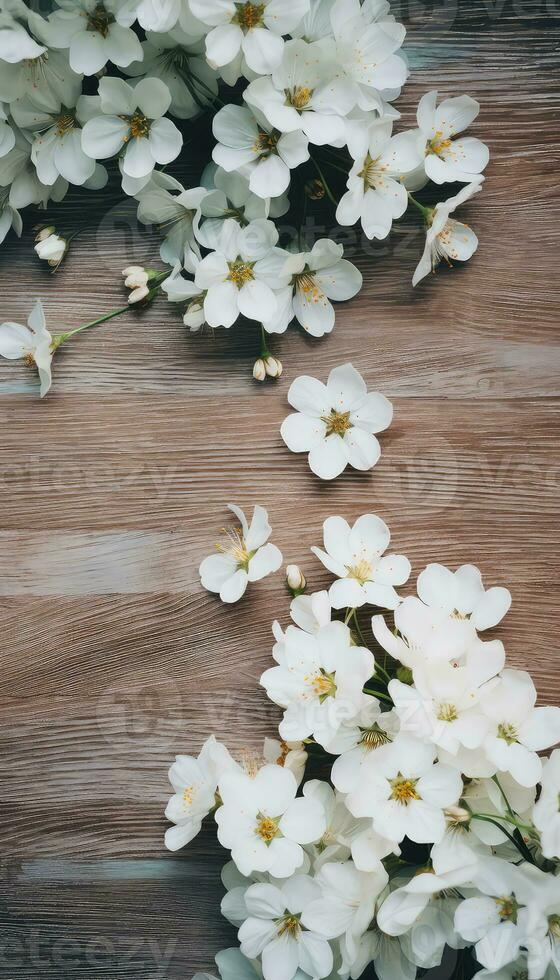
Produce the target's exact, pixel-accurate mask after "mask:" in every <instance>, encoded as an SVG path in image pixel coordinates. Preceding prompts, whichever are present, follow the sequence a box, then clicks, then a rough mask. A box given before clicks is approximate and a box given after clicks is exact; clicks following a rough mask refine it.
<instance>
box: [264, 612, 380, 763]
mask: <svg viewBox="0 0 560 980" xmlns="http://www.w3.org/2000/svg"><path fill="white" fill-rule="evenodd" d="M351 643H352V637H351V633H350V630H349V629H348V627H347V626H345V625H344V624H343V623H340V622H333V623H329V624H328V625H327V626H324V627H322V629H320V630H319V631H318V632H317V633H314V634H310V633H305V632H304V631H303V630H300V629H298V628H297V627H295V626H288V628H287V630H286V632H285V634H284V639H283V643H282V644H281V645H280V648H276V649H275V656H276V657H277V658H278V660H279V663H278V666H277V667H271V668H269V670H266V671H265V672H264V674H263V675H262V677H261V679H260V683H261V684H262V686H263V687H264V688H265V689H266V693H267V695H268V697H269V698H270V700H271V701H273V702H274V703H275V704H279V705H280V706H281V707H283V708H284V709H285V711H284V717H283V719H282V721H281V722H280V725H279V732H280V735H281V737H282V738H284V739H303V738H308V737H309V736H310V735H313V737H314V738H315V740H316V741H317V742H319V743H320V744H321V745H322V746H324V747H326V746H327V745H328V744H329V742H330V741H331V740H332V739H333V738H334V736H335V735H336V733H337V732H338V730H339V728H340V725H341V724H342V723H343V722H344V721H347V720H348V719H349V718H352V717H355V716H356V714H357V713H358V711H359V709H360V706H361V700H362V689H363V686H364V684H365V683H366V681H367V680H369V678H370V677H371V676H372V675H373V672H374V669H375V660H374V657H373V654H372V653H371V652H370V651H369V650H366V649H365V648H364V647H356V646H352V645H351Z"/></svg>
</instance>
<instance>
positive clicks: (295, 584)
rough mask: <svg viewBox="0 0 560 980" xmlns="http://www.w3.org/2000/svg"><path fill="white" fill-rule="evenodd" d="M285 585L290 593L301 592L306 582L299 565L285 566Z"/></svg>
mask: <svg viewBox="0 0 560 980" xmlns="http://www.w3.org/2000/svg"><path fill="white" fill-rule="evenodd" d="M286 584H287V586H288V588H289V589H290V591H291V592H303V591H304V589H305V587H306V585H307V582H306V579H305V575H304V574H303V572H302V570H301V568H300V567H299V565H286Z"/></svg>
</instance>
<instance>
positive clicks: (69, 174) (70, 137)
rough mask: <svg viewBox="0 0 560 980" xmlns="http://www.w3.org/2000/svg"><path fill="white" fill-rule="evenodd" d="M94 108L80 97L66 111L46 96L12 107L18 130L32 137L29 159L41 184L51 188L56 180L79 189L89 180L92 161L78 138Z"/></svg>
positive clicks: (93, 103) (88, 99)
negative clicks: (66, 182) (48, 185)
mask: <svg viewBox="0 0 560 980" xmlns="http://www.w3.org/2000/svg"><path fill="white" fill-rule="evenodd" d="M96 107H97V99H96V98H95V97H91V96H85V95H81V96H80V98H79V99H78V101H77V103H76V106H75V108H73V109H68V108H67V107H66V106H65V105H63V104H62V103H61V102H59V101H57V99H55V97H54V96H52V95H50V94H48V93H46V94H42V95H41V96H39V95H38V94H37V95H36V96H35V97H31V96H28V97H26V98H24V99H22V100H18V102H16V103H15V104H14V105H13V106H12V113H13V117H14V119H15V121H16V123H17V124H18V126H20V127H21V128H22V129H25V130H28V131H30V132H31V133H33V134H34V138H33V143H32V147H31V159H32V161H33V163H34V164H35V167H36V169H37V176H38V178H39V180H40V181H41V182H42V183H43V184H54V183H55V181H56V180H57V179H58V177H59V176H60V177H64V179H65V180H67V181H68V182H69V183H70V184H77V185H79V186H81V185H83V184H85V183H86V181H88V180H89V179H90V178H91V177H93V175H94V172H95V160H94V159H92V157H91V156H90V155H89V154H88V153H87V151H85V150H84V149H83V147H82V134H83V131H84V130H83V127H84V125H85V124H86V123H87V121H88V120H89V119H91V116H92V114H93V113H94V112H95V111H96Z"/></svg>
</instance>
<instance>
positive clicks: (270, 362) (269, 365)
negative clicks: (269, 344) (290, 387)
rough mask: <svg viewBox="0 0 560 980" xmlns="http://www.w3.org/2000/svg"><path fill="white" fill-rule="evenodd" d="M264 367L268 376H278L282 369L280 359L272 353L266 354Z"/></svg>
mask: <svg viewBox="0 0 560 980" xmlns="http://www.w3.org/2000/svg"><path fill="white" fill-rule="evenodd" d="M264 367H265V371H266V373H267V374H268V377H269V378H279V377H280V375H281V374H282V371H283V367H282V361H280V360H279V359H278V358H277V357H273V356H272V354H267V356H266V357H265V359H264Z"/></svg>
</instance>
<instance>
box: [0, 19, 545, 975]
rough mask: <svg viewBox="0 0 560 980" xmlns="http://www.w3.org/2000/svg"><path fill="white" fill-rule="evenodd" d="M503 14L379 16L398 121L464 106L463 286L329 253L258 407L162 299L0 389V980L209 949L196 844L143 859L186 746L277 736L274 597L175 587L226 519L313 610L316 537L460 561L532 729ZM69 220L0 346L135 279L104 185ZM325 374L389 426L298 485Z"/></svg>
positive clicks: (223, 355) (400, 253)
mask: <svg viewBox="0 0 560 980" xmlns="http://www.w3.org/2000/svg"><path fill="white" fill-rule="evenodd" d="M514 7H515V10H517V14H516V13H515V10H514V11H513V12H512V9H511V7H510V5H507V8H506V5H503V6H500V4H498V3H496V4H489V3H484V2H474V0H472V2H464V3H461V5H460V9H459V6H458V5H457V8H458V9H457V10H456V13H455V16H454V17H448V18H447V19H446V11H442V12H440V14H439V15H438V16H436V15H434V16H433V17H431V16H429V14H428V12H427V11H425V12H423V11H422V10H416V8H414V10H413V9H412V7H411V8H410V10H408V8H407V11H405V14H407V13H408V15H409V30H410V36H409V38H410V39H409V49H408V50H409V53H410V58H411V63H412V65H413V66H416V68H415V72H414V74H413V79H412V81H411V83H410V85H409V86H408V87H407V89H406V94H405V96H404V97H403V99H402V100H401V107H402V109H403V114H404V121H405V122H409V121H410V120H411V109H412V107H413V105H414V103H415V102H416V101H417V99H418V97H419V96H420V95H421V94H422V93H423V92H425V91H427V90H428V89H429V88H434V87H437V88H439V89H440V91H441V92H442V94H445V95H447V94H460V93H462V92H463V91H467V92H469V93H470V94H472V95H474V96H475V97H477V98H479V100H480V101H481V103H482V113H481V115H480V117H479V120H478V121H477V123H476V125H475V127H474V128H473V132H474V133H475V134H476V135H478V136H480V137H481V138H483V139H485V140H486V141H487V142H488V143H489V144H490V147H491V150H492V162H491V165H490V167H489V170H488V179H487V182H486V185H485V188H484V191H483V193H482V194H481V195H479V196H478V198H476V199H475V200H474V201H473V202H472V203H471V204H470V205H469V206H468V207H467V208H465V212H464V214H465V217H466V219H467V220H468V221H469V222H470V223H471V224H472V225H473V227H474V228H475V230H476V231H477V233H478V234H479V237H480V249H479V251H478V253H477V255H476V257H475V258H474V259H473V260H472V261H471V262H469V263H468V264H467V265H466V266H465V267H464V268H457V269H455V270H453V271H451V272H449V271H447V270H444V271H442V272H441V273H439V274H438V276H437V281H429V282H427V283H426V284H425V285H424V286H422V287H421V288H420V289H419V290H417V291H415V292H413V290H412V287H411V285H410V278H411V275H412V271H413V269H414V266H415V264H416V261H417V258H418V255H419V252H420V250H421V247H422V233H421V230H420V228H419V226H418V223H417V221H416V219H415V217H414V216H411V217H410V218H408V217H407V218H406V219H405V220H404V221H403V222H402V224H400V225H399V226H398V228H397V229H396V230H395V233H394V235H393V236H392V238H391V240H390V243H389V244H388V245H387V244H384V243H378V244H374V245H370V244H369V243H366V245H367V248H366V249H364V248H363V243H360V242H359V241H358V240H357V239H356V238H355V237H354V238H352V235H350V236H349V237H348V238H347V239H346V240H347V242H348V245H349V255H350V257H354V258H355V260H356V262H357V264H358V265H359V266H360V268H361V269H362V271H363V272H364V276H365V284H364V289H363V291H362V293H361V294H360V295H359V296H358V297H357V298H356V299H355V300H354V301H352V302H351V303H349V304H346V305H344V306H339V307H338V310H337V325H336V328H335V331H334V333H333V334H332V335H331V336H330V337H329V338H326V339H325V340H324V341H320V342H313V341H312V340H311V339H310V338H307V337H304V336H302V335H301V333H298V331H297V330H295V329H292V330H290V331H289V332H288V334H286V335H285V336H284V337H282V338H279V339H278V340H276V339H273V340H272V346H273V349H274V351H275V352H277V353H279V354H280V356H281V357H282V360H283V361H284V365H285V373H284V375H283V377H282V379H281V381H280V382H278V383H275V384H267V385H263V386H260V387H259V386H258V385H257V384H255V383H254V382H253V381H252V380H251V376H250V369H251V365H252V361H253V359H254V356H255V354H256V352H257V349H258V336H257V332H256V330H255V328H254V327H251V326H250V325H244V326H242V327H240V328H239V329H235V330H232V331H229V332H225V331H223V332H218V333H216V335H215V336H212V335H208V334H206V335H203V336H201V337H197V336H190V335H189V334H188V333H186V332H185V330H184V328H183V327H182V324H181V322H180V320H179V318H178V316H177V315H176V313H175V311H174V310H173V308H172V307H170V306H169V305H167V304H166V303H165V302H164V301H163V300H160V301H158V302H157V304H156V305H154V306H153V307H152V308H151V309H149V310H147V311H145V312H143V313H140V314H138V313H135V314H130V315H127V316H124V317H122V318H119V319H117V320H115V321H112V322H110V323H107V324H106V325H104V326H102V327H100V328H99V329H97V330H95V331H91V333H87V334H84V335H83V336H82V337H80V338H79V339H77V340H76V341H75V343H72V344H71V345H68V349H64V350H63V351H62V352H61V353H60V354H57V356H56V359H55V364H54V372H55V382H54V388H53V390H52V392H51V393H50V394H49V396H48V398H47V399H46V400H45V401H43V402H39V400H38V399H37V398H36V383H35V379H34V377H33V375H32V374H31V373H30V372H29V369H27V368H25V367H23V366H19V365H15V364H6V363H3V364H1V365H0V409H1V411H2V419H3V426H2V457H1V469H0V513H1V515H2V517H1V522H0V607H1V609H2V614H3V644H2V649H3V658H2V685H1V693H0V699H1V700H0V703H1V705H2V740H3V760H4V779H3V782H2V790H1V792H2V800H3V811H4V820H3V838H4V839H3V862H4V871H5V875H4V877H5V885H4V894H5V902H6V914H5V916H4V918H5V935H6V960H7V962H8V973H7V974H6V976H10V975H11V972H10V965H11V966H12V967H13V975H14V976H16V975H17V976H18V978H21V980H28V978H29V980H30V978H32V977H33V978H34V980H35V978H36V977H38V976H40V977H41V978H43V977H45V978H51V977H52V978H53V980H54V978H56V980H59V978H60V977H70V978H77V977H78V976H79V977H80V978H84V977H86V978H87V977H91V978H92V980H93V978H95V980H98V978H100V977H102V976H107V977H110V978H111V980H126V978H132V977H134V978H135V980H142V978H144V980H148V978H150V980H151V978H153V977H156V976H158V977H170V978H171V977H173V978H175V977H189V976H190V975H191V973H194V972H195V971H196V970H197V969H207V970H208V969H211V967H212V958H213V955H214V953H215V952H216V951H217V950H218V949H220V948H222V947H223V946H224V945H227V944H233V943H234V940H235V933H234V930H233V929H231V928H230V927H229V926H227V924H226V923H225V922H223V921H221V920H220V918H219V916H218V903H219V899H220V896H221V886H220V883H219V869H220V865H221V861H222V859H223V852H220V850H219V849H218V847H217V845H216V844H215V841H214V837H213V835H212V831H211V830H205V831H204V832H203V834H202V835H201V837H200V838H199V839H198V840H197V841H196V842H194V844H193V845H192V846H191V847H190V848H189V849H187V850H186V851H185V852H183V853H181V854H179V855H170V854H168V853H166V852H165V851H164V848H163V833H164V830H165V827H166V823H165V820H164V818H163V810H164V806H165V802H166V799H167V795H168V786H167V780H166V769H167V766H168V764H169V762H170V760H171V759H172V757H173V756H174V754H175V753H176V752H196V751H198V748H199V747H200V744H201V742H202V741H203V740H204V738H205V737H206V736H207V735H208V734H209V733H210V732H211V731H215V732H216V733H217V734H218V735H219V736H220V737H222V738H224V739H226V740H227V741H228V743H229V744H230V746H231V747H232V749H233V750H237V751H240V750H241V749H242V748H243V747H244V746H256V745H258V744H259V741H260V739H261V738H262V736H263V735H264V734H265V733H267V732H271V730H272V729H273V728H274V726H275V724H276V722H277V719H278V714H277V712H276V709H274V708H273V706H271V705H270V704H269V703H268V702H267V701H266V699H265V696H264V692H262V691H261V690H260V689H259V687H258V678H259V676H260V673H261V672H262V670H263V669H265V668H266V666H267V665H268V664H269V663H270V649H271V633H270V623H271V620H272V619H273V618H274V617H276V616H278V617H280V618H282V619H283V620H284V621H285V620H286V615H287V608H288V599H287V595H286V592H285V589H284V585H283V581H282V577H281V575H278V576H275V577H273V578H270V579H267V580H266V581H264V582H262V583H260V584H258V585H256V586H255V587H253V588H252V589H251V590H250V592H249V593H248V595H247V597H246V599H245V600H244V601H243V602H242V603H240V604H239V605H238V606H236V607H235V608H225V607H223V606H221V605H220V604H219V602H218V601H217V600H216V599H215V598H213V597H212V596H210V595H209V594H208V593H206V592H204V591H203V590H202V589H201V587H200V585H199V583H198V576H197V566H198V563H199V561H200V559H201V558H202V557H203V556H204V555H205V554H207V553H209V551H210V550H211V548H212V545H213V542H214V541H215V540H216V536H217V534H218V532H219V529H220V528H221V527H222V526H223V525H224V523H226V522H227V514H226V510H225V505H226V503H227V502H228V501H230V500H231V501H235V502H237V503H239V504H241V505H242V506H244V507H245V508H247V509H248V508H250V507H251V506H252V505H253V504H254V503H256V502H259V503H262V504H264V505H265V506H267V507H268V509H269V513H270V517H271V522H272V525H273V528H274V535H273V540H274V541H275V542H276V543H277V544H278V545H279V546H280V547H281V549H282V550H283V552H284V555H285V559H286V561H299V562H301V564H302V566H303V567H304V569H305V572H306V574H307V575H308V579H309V582H310V585H311V587H312V588H318V587H322V586H323V585H326V584H327V583H328V581H329V578H328V576H327V575H326V574H325V572H324V569H322V567H321V566H320V565H319V563H318V562H317V561H316V560H315V559H314V558H313V556H312V555H311V554H310V552H309V547H310V546H311V545H312V544H318V543H320V537H321V525H322V521H323V520H324V518H325V517H327V516H328V515H329V514H332V513H340V514H343V515H344V516H346V517H347V518H348V519H349V520H354V519H355V518H356V517H357V516H358V515H359V514H361V513H364V512H367V511H373V512H374V513H378V514H380V515H381V516H382V517H383V518H384V519H385V520H386V521H387V522H388V524H389V526H390V527H391V529H392V532H393V545H394V547H395V549H396V550H397V551H402V552H405V553H406V554H408V555H409V556H410V558H411V560H412V562H413V567H414V575H416V574H417V573H418V572H419V571H420V569H421V568H422V567H423V565H424V564H426V563H427V562H429V561H442V562H445V563H448V564H450V565H452V566H456V565H458V564H460V563H462V562H466V561H473V562H475V563H476V564H478V565H479V566H480V568H481V570H482V572H483V574H484V577H485V580H486V581H487V582H488V583H489V584H494V583H495V584H506V585H509V586H510V588H511V590H512V593H513V598H514V603H513V607H512V610H511V612H510V614H509V616H508V617H507V619H506V621H505V623H504V624H503V625H502V626H501V627H500V628H499V629H498V630H496V631H495V635H497V636H500V638H502V639H503V640H504V642H505V644H506V647H507V650H508V654H509V657H510V659H511V662H512V663H513V664H515V665H518V666H524V667H526V668H528V669H530V670H531V671H532V673H533V676H534V678H535V682H536V683H537V686H538V689H539V695H540V697H541V699H542V700H544V701H549V702H553V703H560V681H559V675H558V639H557V638H558V627H559V614H558V570H559V561H558V554H559V546H560V534H559V530H558V516H559V510H560V508H559V503H558V488H559V485H560V458H559V455H558V435H559V431H560V429H559V423H558V419H559V402H558V395H559V388H560V383H559V367H560V341H559V339H558V330H557V322H558V307H559V276H558V270H557V265H558V246H559V240H560V233H559V231H558V227H559V220H558V219H559V206H558V205H559V195H558V163H559V156H560V152H559V144H558V138H557V133H558V90H557V69H558V60H557V54H556V52H557V50H558V41H559V40H560V31H559V30H558V21H557V19H556V20H555V19H554V17H553V14H554V12H552V14H551V12H550V11H549V10H548V9H547V5H546V4H545V3H541V4H539V3H535V4H534V6H533V7H532V8H531V9H530V10H529V11H527V7H528V5H527V4H525V5H524V6H523V9H524V10H525V11H526V12H525V13H522V12H521V13H520V12H519V11H520V9H521V8H520V5H519V4H518V5H517V6H515V4H514ZM447 14H449V10H447ZM197 167H198V162H197V161H192V162H191V163H189V160H188V157H187V154H185V158H184V160H182V161H181V163H180V164H179V166H178V167H177V168H171V169H172V170H173V171H174V172H177V173H178V175H179V176H182V177H184V178H185V181H190V182H191V183H192V182H193V181H194V180H195V179H196V172H197ZM326 213H327V218H326V223H325V227H324V230H323V233H325V232H327V233H328V231H329V230H330V229H331V228H332V227H333V221H332V215H331V214H330V213H329V212H326ZM49 214H50V212H49ZM84 215H87V216H88V219H89V220H90V221H91V225H90V227H89V228H88V229H87V230H86V231H84V233H83V235H82V236H81V238H80V239H78V240H77V242H76V245H75V247H74V249H73V251H72V253H71V254H70V256H69V257H68V259H67V261H66V263H65V264H64V266H63V267H62V268H61V269H60V271H59V272H58V273H57V274H56V275H55V276H51V275H50V274H49V273H48V272H47V271H46V270H45V269H44V268H43V267H41V266H40V264H39V262H38V260H37V259H36V257H35V256H34V254H33V251H32V231H31V226H32V224H33V223H34V220H35V218H36V217H37V216H33V217H32V216H29V217H28V221H27V228H26V231H25V233H24V236H23V238H22V239H21V241H16V240H15V239H12V238H10V239H9V240H8V241H7V242H6V244H5V246H4V247H3V250H2V253H1V255H0V277H1V282H2V309H1V314H2V315H1V319H2V320H4V319H15V320H22V319H23V318H25V317H26V315H27V313H28V311H29V309H30V306H31V302H32V298H33V297H34V296H36V295H41V296H42V297H43V299H44V302H45V308H46V311H47V317H48V320H49V323H50V324H51V325H52V328H53V330H55V331H56V330H58V329H60V328H62V327H66V326H68V327H71V326H76V325H78V324H79V323H82V322H84V321H85V320H87V319H92V318H93V317H95V316H97V315H100V314H101V313H103V312H105V311H108V310H110V309H111V308H112V307H114V306H117V305H120V304H121V303H122V301H123V298H124V293H123V289H122V287H121V285H120V277H119V272H120V269H121V268H122V267H123V266H125V265H126V264H128V263H130V262H132V261H135V262H144V263H149V262H152V263H157V262H158V259H157V248H158V241H157V238H156V237H155V236H152V235H150V234H149V233H148V232H147V231H146V230H145V229H142V228H141V227H139V226H137V225H136V222H135V219H134V207H133V205H132V204H131V202H126V201H124V202H123V201H122V199H121V197H120V193H119V189H118V182H116V181H113V182H112V183H111V185H110V186H109V189H108V190H106V191H104V192H103V193H101V194H96V195H85V196H84V195H83V194H81V193H72V194H71V195H70V197H69V199H68V201H67V202H65V203H64V204H63V205H62V206H61V207H60V208H57V209H56V210H55V209H53V212H52V216H53V217H56V218H57V219H58V218H59V216H62V217H60V222H61V224H64V223H65V226H66V227H68V228H69V229H76V228H78V227H79V226H80V224H81V223H82V222H83V220H84ZM346 360H352V361H353V363H354V364H355V365H356V367H357V368H358V369H359V370H360V371H362V373H363V374H364V376H365V378H366V380H367V382H368V384H369V386H370V387H372V388H374V389H377V390H380V391H383V392H384V393H385V394H386V395H388V396H389V397H390V398H391V399H392V400H393V401H394V404H395V421H394V424H393V426H392V427H391V428H390V429H389V431H388V432H387V433H385V434H383V436H382V437H381V441H382V457H381V461H380V463H379V465H378V466H377V467H376V468H375V469H374V470H373V472H371V473H369V474H358V473H354V472H351V473H347V474H345V475H344V476H343V477H342V478H341V479H340V480H338V481H336V483H335V484H330V485H323V484H320V483H319V481H317V480H316V479H315V478H314V477H313V476H312V475H311V474H310V473H309V470H308V469H307V465H306V462H305V459H304V457H301V456H300V457H296V456H292V455H291V454H289V453H288V451H287V449H286V448H285V447H284V446H283V444H282V442H281V439H280V437H279V431H278V430H279V426H280V423H281V421H282V419H283V417H284V416H285V414H287V411H288V406H287V402H286V392H287V389H288V386H289V383H290V381H291V380H292V379H293V378H294V377H296V376H297V375H298V374H301V373H305V372H308V373H313V374H316V375H317V376H318V377H322V378H324V377H326V375H327V374H328V371H329V370H330V369H331V368H332V367H333V366H334V365H336V364H340V363H343V362H344V361H346ZM154 944H156V945H154ZM158 944H159V945H158Z"/></svg>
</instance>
